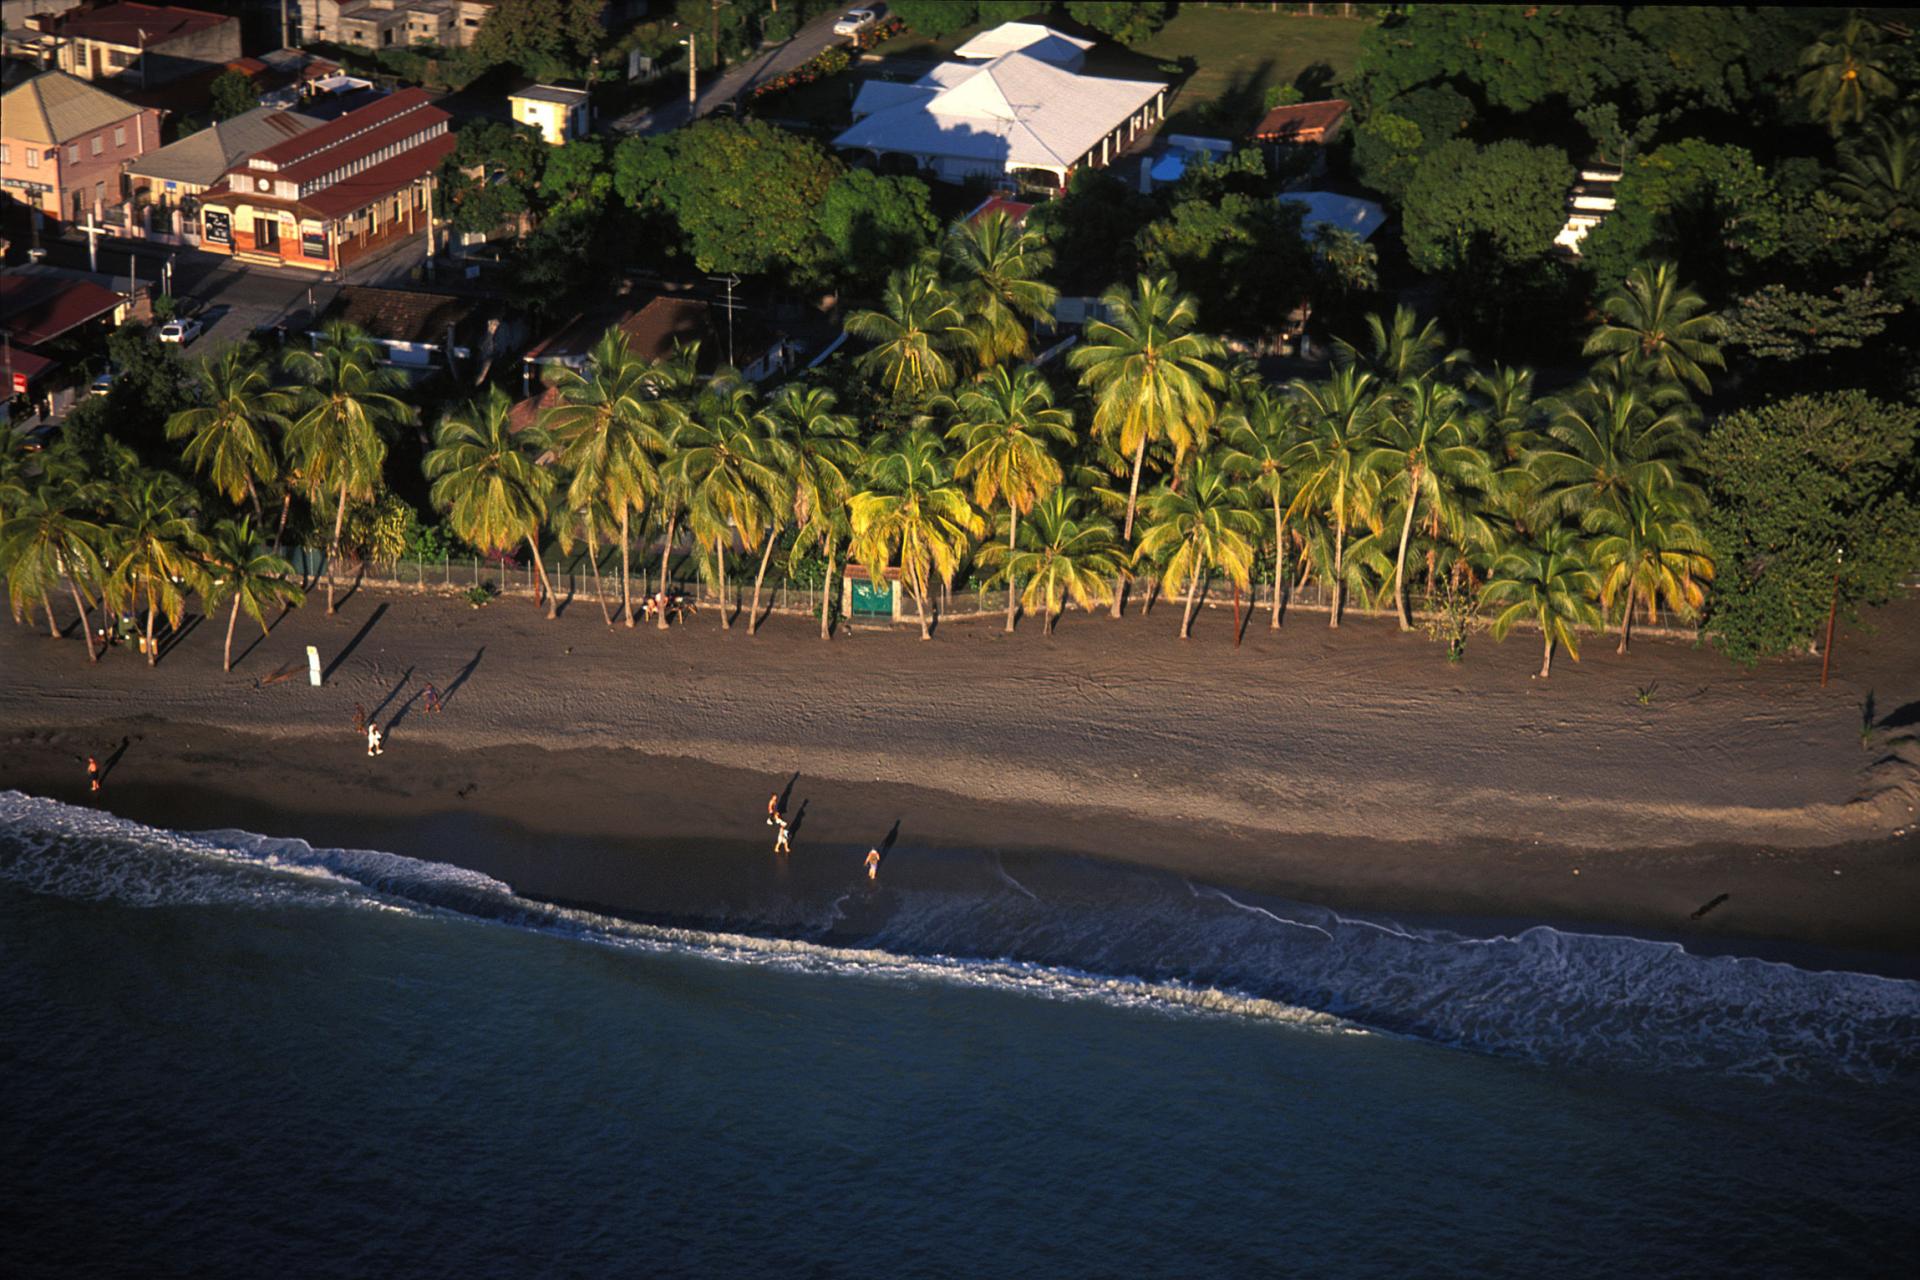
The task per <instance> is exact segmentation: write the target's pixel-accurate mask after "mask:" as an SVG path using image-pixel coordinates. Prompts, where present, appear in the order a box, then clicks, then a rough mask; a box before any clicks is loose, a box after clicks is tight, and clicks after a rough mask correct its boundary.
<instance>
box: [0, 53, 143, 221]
mask: <svg viewBox="0 0 1920 1280" xmlns="http://www.w3.org/2000/svg"><path fill="white" fill-rule="evenodd" d="M160 115H161V113H160V112H159V111H157V110H155V109H153V108H151V107H137V106H135V105H134V104H132V103H131V102H125V101H122V100H121V99H119V98H116V97H114V96H113V95H112V94H110V93H108V92H106V91H105V90H104V89H97V88H95V87H94V86H93V85H91V84H88V83H87V82H86V81H85V80H81V79H78V78H76V77H74V76H70V75H68V74H67V73H66V72H64V71H46V72H42V73H41V74H40V75H37V76H35V77H34V78H33V79H31V80H27V81H24V82H23V83H21V84H18V85H15V86H14V87H13V88H11V89H9V90H7V92H6V94H5V95H4V96H0V190H4V191H5V193H6V194H7V195H8V196H10V197H11V198H13V199H15V200H17V201H19V202H20V203H22V204H24V205H27V206H29V207H31V208H34V209H38V210H39V211H40V212H41V213H43V214H45V215H46V216H47V217H49V218H53V219H56V220H60V221H72V222H84V221H86V219H87V216H88V215H89V214H91V215H93V216H94V217H95V218H96V219H98V218H99V217H101V216H102V215H103V214H104V213H105V212H106V211H107V210H109V209H116V210H117V209H119V207H120V206H121V205H123V204H124V203H125V202H126V194H125V185H126V184H125V180H124V178H123V176H122V173H123V170H124V167H125V165H126V163H127V162H128V161H129V160H133V159H136V158H138V157H139V156H141V155H143V154H145V153H146V152H148V151H151V150H154V149H156V148H158V147H159V145H160Z"/></svg>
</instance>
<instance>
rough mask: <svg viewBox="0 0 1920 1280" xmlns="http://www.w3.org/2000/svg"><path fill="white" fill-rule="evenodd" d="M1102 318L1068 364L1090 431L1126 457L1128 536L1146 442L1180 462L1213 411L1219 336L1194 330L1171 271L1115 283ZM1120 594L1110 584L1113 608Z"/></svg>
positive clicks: (1192, 307) (1186, 299) (1193, 312)
mask: <svg viewBox="0 0 1920 1280" xmlns="http://www.w3.org/2000/svg"><path fill="white" fill-rule="evenodd" d="M1100 301H1101V306H1102V307H1103V308H1104V310H1105V311H1106V318H1105V319H1099V320H1092V321H1089V322H1088V324H1087V327H1086V332H1085V335H1084V337H1083V340H1082V341H1081V343H1080V345H1079V346H1078V347H1076V348H1075V349H1074V350H1073V351H1071V352H1069V353H1068V355H1067V362H1068V363H1069V364H1070V365H1071V366H1072V367H1073V368H1075V369H1078V370H1079V371H1080V381H1081V383H1082V384H1083V385H1085V386H1086V387H1087V389H1088V391H1089V392H1091V393H1092V395H1093V402H1094V411H1093V429H1094V432H1095V433H1096V434H1098V435H1102V436H1105V437H1107V438H1108V442H1109V445H1110V447H1111V448H1113V449H1114V450H1115V451H1116V452H1118V453H1120V454H1121V455H1123V456H1128V455H1130V456H1131V457H1132V464H1131V468H1132V478H1131V479H1130V480H1129V481H1128V486H1127V507H1126V518H1125V520H1124V522H1123V523H1122V525H1121V531H1120V536H1121V538H1122V539H1124V540H1125V541H1126V542H1128V543H1131V542H1132V541H1133V521H1134V515H1135V513H1136V511H1137V509H1138V507H1139V502H1140V472H1141V469H1142V467H1143V466H1144V465H1145V464H1146V457H1147V446H1148V444H1150V443H1161V442H1164V443H1166V444H1168V445H1170V446H1171V447H1172V449H1173V454H1174V465H1175V467H1178V466H1179V465H1180V463H1181V461H1183V460H1184V459H1185V457H1186V455H1187V451H1188V450H1190V449H1192V448H1193V447H1194V446H1195V445H1197V444H1198V443H1200V442H1201V440H1202V439H1203V438H1204V437H1205V435H1206V432H1207V429H1208V428H1209V427H1210V426H1211V425H1212V422H1213V419H1214V415H1215V405H1214V401H1213V397H1212V396H1211V395H1210V394H1209V393H1208V392H1209V388H1213V387H1219V386H1222V385H1223V384H1224V383H1225V381H1226V379H1225V375H1224V374H1223V373H1222V372H1221V369H1220V365H1219V360H1220V358H1221V356H1222V355H1224V354H1225V350H1226V349H1225V348H1224V347H1223V346H1222V345H1221V343H1220V340H1219V339H1217V338H1212V337H1209V336H1207V335H1206V334H1203V333H1196V332H1194V326H1195V325H1196V324H1197V323H1198V322H1199V319H1200V303H1199V300H1198V299H1196V298H1195V297H1194V296H1193V295H1192V294H1190V293H1182V292H1180V286H1179V283H1178V281H1176V280H1175V279H1174V277H1172V276H1159V277H1149V276H1144V275H1143V276H1141V277H1139V279H1138V280H1137V281H1136V284H1135V288H1134V289H1133V290H1132V291H1128V290H1127V289H1126V288H1124V287H1123V286H1118V285H1116V286H1115V287H1114V288H1112V289H1109V290H1108V291H1107V292H1106V294H1105V295H1104V296H1103V297H1102V298H1101V300H1100ZM1122 603H1123V601H1122V597H1121V593H1120V590H1119V584H1118V583H1117V582H1116V583H1115V589H1114V598H1113V613H1114V616H1115V617H1119V616H1120V608H1121V605H1122Z"/></svg>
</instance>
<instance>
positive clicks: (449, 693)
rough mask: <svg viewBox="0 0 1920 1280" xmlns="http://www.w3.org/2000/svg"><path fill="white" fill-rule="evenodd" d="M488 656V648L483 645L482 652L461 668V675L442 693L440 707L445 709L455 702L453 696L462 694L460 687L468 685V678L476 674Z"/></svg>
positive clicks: (449, 683)
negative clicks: (481, 660)
mask: <svg viewBox="0 0 1920 1280" xmlns="http://www.w3.org/2000/svg"><path fill="white" fill-rule="evenodd" d="M486 656H487V646H485V645H481V646H480V651H479V652H478V653H476V654H474V655H473V661H471V662H469V663H468V664H467V665H466V666H464V667H462V668H460V674H459V675H457V676H455V677H454V678H453V679H452V680H450V681H448V683H447V687H446V688H445V689H443V690H441V692H440V706H441V707H442V708H443V709H444V708H445V707H446V705H447V704H448V703H449V702H452V701H453V695H454V694H456V693H458V692H460V687H461V686H462V685H464V684H466V682H467V677H469V676H471V675H472V674H473V673H474V669H475V668H477V667H478V666H479V665H480V659H482V658H484V657H486Z"/></svg>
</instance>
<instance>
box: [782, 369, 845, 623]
mask: <svg viewBox="0 0 1920 1280" xmlns="http://www.w3.org/2000/svg"><path fill="white" fill-rule="evenodd" d="M838 406H839V400H838V398H837V397H835V395H834V394H833V392H831V391H828V390H827V389H826V388H825V387H805V386H801V385H800V384H799V383H788V384H787V385H786V386H785V387H783V388H781V390H780V392H779V394H777V395H775V396H774V398H773V403H772V404H770V405H769V406H768V407H767V422H768V423H769V425H770V428H771V430H772V431H773V432H774V433H775V434H777V435H778V436H779V437H780V438H781V439H783V440H784V441H786V443H787V445H788V447H789V448H790V450H791V454H790V456H789V462H788V479H789V480H790V481H791V488H792V491H793V524H794V528H795V530H796V531H797V532H796V534H795V536H794V542H793V556H794V557H795V558H796V559H797V558H798V557H799V556H800V555H801V553H802V552H803V551H804V550H805V549H806V548H808V547H811V546H818V547H819V548H820V549H821V551H822V552H824V553H825V555H826V557H827V571H826V578H825V579H824V581H823V583H822V588H821V599H820V638H821V639H822V640H826V639H829V638H830V637H831V635H832V631H831V629H830V626H829V619H830V617H831V612H830V611H831V608H832V604H831V597H832V594H833V560H834V554H835V552H836V551H837V550H838V549H839V546H840V542H841V540H842V539H843V538H845V537H846V536H847V501H848V499H849V498H850V497H851V496H852V494H853V482H852V480H851V478H850V477H851V473H852V470H853V468H854V467H855V466H856V465H858V463H859V461H860V446H859V444H858V443H857V442H856V441H855V440H854V438H853V432H854V422H853V417H852V415H850V414H845V413H840V412H838V411H837V410H838ZM790 567H791V566H790Z"/></svg>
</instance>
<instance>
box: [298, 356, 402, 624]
mask: <svg viewBox="0 0 1920 1280" xmlns="http://www.w3.org/2000/svg"><path fill="white" fill-rule="evenodd" d="M286 363H287V369H288V371H289V372H290V373H292V374H293V376H294V380H295V382H296V383H297V384H298V390H297V391H296V392H295V397H296V399H295V411H296V416H295V417H294V419H293V421H292V423H291V424H290V425H289V426H288V428H287V441H288V445H289V447H290V448H291V450H292V452H293V454H294V455H295V457H296V458H297V459H298V466H299V469H300V471H301V474H302V476H303V478H304V480H305V481H306V485H307V492H308V496H309V498H310V499H311V500H313V501H315V502H316V503H317V502H318V501H319V499H320V498H321V497H322V496H323V495H331V496H333V498H334V500H335V502H334V514H333V537H332V538H331V540H330V541H329V542H328V543H327V613H328V614H329V615H331V614H332V613H333V611H334V598H333V566H334V561H336V560H338V559H339V558H340V532H341V530H342V529H343V528H344V527H345V525H346V521H347V502H348V501H349V500H350V499H352V500H358V501H363V502H364V501H371V500H372V498H373V496H374V494H375V493H376V492H377V491H378V490H379V488H380V475H381V468H382V467H384V466H385V465H386V460H387V442H386V440H385V439H384V438H383V436H384V433H385V432H386V431H387V430H388V429H390V428H391V427H393V426H396V425H398V424H399V423H401V422H405V421H410V420H411V418H412V416H413V410H412V409H410V408H409V407H408V406H407V405H406V404H405V403H404V402H403V401H402V400H400V399H399V397H398V396H397V395H396V394H395V393H396V392H398V391H399V390H400V389H401V388H402V387H404V386H405V380H404V378H403V377H402V375H401V374H400V373H399V372H397V371H396V370H393V369H388V368H386V367H384V366H382V365H381V363H380V353H379V348H377V347H376V346H375V345H374V342H373V339H372V338H370V337H368V336H367V334H366V333H365V332H364V331H363V330H361V329H358V328H356V327H354V326H353V325H349V324H345V323H343V322H341V321H338V320H335V321H330V322H329V323H328V324H327V327H326V329H325V331H324V332H323V333H322V334H321V336H320V341H319V344H318V346H317V347H316V348H315V349H314V350H311V351H308V350H305V349H303V348H296V349H294V350H292V351H289V352H288V353H287V357H286Z"/></svg>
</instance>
